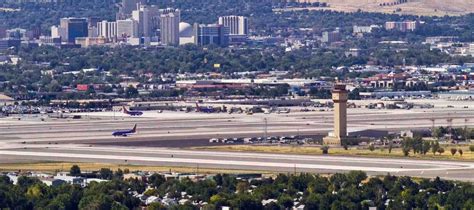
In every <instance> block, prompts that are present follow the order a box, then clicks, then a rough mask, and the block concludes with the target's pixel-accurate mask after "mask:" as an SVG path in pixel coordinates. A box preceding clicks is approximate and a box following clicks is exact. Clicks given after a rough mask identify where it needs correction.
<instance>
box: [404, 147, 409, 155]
mask: <svg viewBox="0 0 474 210" xmlns="http://www.w3.org/2000/svg"><path fill="white" fill-rule="evenodd" d="M402 151H403V155H404V156H405V157H407V156H408V155H409V154H410V148H409V147H403V148H402Z"/></svg>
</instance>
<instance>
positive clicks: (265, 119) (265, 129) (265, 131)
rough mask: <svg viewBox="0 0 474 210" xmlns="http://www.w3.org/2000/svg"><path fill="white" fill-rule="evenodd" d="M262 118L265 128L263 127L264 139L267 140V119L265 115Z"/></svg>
mask: <svg viewBox="0 0 474 210" xmlns="http://www.w3.org/2000/svg"><path fill="white" fill-rule="evenodd" d="M263 120H264V121H265V128H264V130H263V131H264V138H265V139H264V141H267V134H268V119H267V118H266V117H265V118H263Z"/></svg>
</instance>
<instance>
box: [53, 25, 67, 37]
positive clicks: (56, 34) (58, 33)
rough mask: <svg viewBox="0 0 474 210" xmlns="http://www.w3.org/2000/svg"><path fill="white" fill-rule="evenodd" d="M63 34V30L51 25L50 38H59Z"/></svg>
mask: <svg viewBox="0 0 474 210" xmlns="http://www.w3.org/2000/svg"><path fill="white" fill-rule="evenodd" d="M63 36H65V33H64V30H63V29H62V28H61V27H58V26H51V37H52V38H61V37H63Z"/></svg>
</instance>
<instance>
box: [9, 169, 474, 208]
mask: <svg viewBox="0 0 474 210" xmlns="http://www.w3.org/2000/svg"><path fill="white" fill-rule="evenodd" d="M103 172H104V174H102V175H110V173H108V172H107V173H105V172H106V171H105V170H104V171H103ZM114 174H117V172H115V173H114ZM102 175H101V176H102ZM147 185H148V186H149V187H150V188H149V189H148V190H146V187H145V186H147ZM145 190H146V193H145V195H148V196H158V197H160V198H163V197H164V196H165V195H167V197H168V198H175V199H176V200H180V199H181V198H182V197H181V195H182V193H183V192H185V193H186V194H187V195H188V196H189V197H187V199H189V201H188V202H186V203H184V204H183V205H174V206H166V205H164V204H160V203H154V204H151V205H149V206H148V208H149V209H199V207H198V206H194V205H192V204H191V203H192V202H196V203H199V202H201V203H202V202H206V203H207V204H204V205H203V206H202V208H203V209H219V208H220V207H222V206H230V207H232V208H234V209H284V208H287V209H288V208H291V207H293V206H294V205H295V204H296V205H302V204H303V205H305V209H367V208H368V207H377V208H378V209H397V210H398V209H473V208H474V186H473V185H472V184H470V183H461V182H453V181H445V180H441V179H439V178H436V179H434V180H429V179H412V178H410V177H395V176H391V175H387V176H384V177H371V178H368V177H367V175H366V174H365V173H364V172H361V171H352V172H349V173H347V174H334V175H332V176H330V177H325V176H320V175H314V174H307V173H302V174H298V175H287V174H280V175H277V176H274V177H270V178H263V179H260V180H251V181H244V180H239V179H237V178H236V177H235V176H233V175H227V174H218V175H215V176H213V177H212V178H211V177H210V178H209V179H203V180H200V181H191V180H190V179H182V180H166V179H165V178H164V177H163V176H162V175H158V174H155V175H152V176H150V177H148V179H130V180H122V179H121V178H120V176H113V177H112V180H110V181H108V182H101V183H96V182H92V183H91V184H90V185H88V186H87V187H85V188H81V187H80V186H77V185H69V184H62V185H60V186H54V187H51V186H46V185H45V184H43V183H42V182H41V181H39V180H38V179H36V178H28V177H20V178H19V179H18V183H17V184H16V185H13V184H12V182H11V181H10V180H9V178H8V177H7V176H0V209H5V208H6V209H72V210H75V209H101V210H102V209H139V208H141V207H143V205H144V204H143V203H142V202H141V201H140V200H139V199H138V198H136V197H135V196H133V193H132V192H134V191H136V192H137V193H144V192H145ZM270 199H273V200H270ZM263 200H266V201H274V202H268V204H266V205H265V206H263V204H262V201H263Z"/></svg>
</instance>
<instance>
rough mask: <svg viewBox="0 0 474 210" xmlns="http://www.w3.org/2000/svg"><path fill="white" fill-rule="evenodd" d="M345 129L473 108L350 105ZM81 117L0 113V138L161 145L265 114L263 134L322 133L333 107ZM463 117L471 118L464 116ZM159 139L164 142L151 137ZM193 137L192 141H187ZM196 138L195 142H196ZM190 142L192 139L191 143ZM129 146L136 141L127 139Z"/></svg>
mask: <svg viewBox="0 0 474 210" xmlns="http://www.w3.org/2000/svg"><path fill="white" fill-rule="evenodd" d="M348 113H349V114H348V127H349V131H358V130H366V129H379V130H394V131H399V130H403V129H416V128H430V127H432V125H433V122H432V121H431V119H435V124H436V126H447V125H448V122H447V119H452V125H453V126H459V127H463V126H466V125H467V126H474V110H473V109H423V110H422V109H419V110H368V109H349V111H348ZM81 114H82V115H83V119H81V120H72V119H67V120H66V119H45V120H44V121H40V120H39V118H22V119H21V120H18V119H15V118H10V119H0V141H1V142H10V143H23V142H24V143H59V144H61V143H82V144H89V143H94V144H96V143H102V144H104V143H105V144H107V143H111V144H115V143H125V144H127V145H129V146H130V143H128V142H141V143H143V144H147V142H153V144H150V145H157V146H164V147H180V143H179V142H186V143H183V146H200V145H201V144H204V143H205V142H206V140H209V139H210V138H232V137H261V136H263V135H264V130H265V122H264V121H265V120H264V119H267V122H268V123H267V131H268V135H285V136H287V135H312V136H323V135H326V134H327V133H328V132H329V131H331V130H332V123H333V121H332V112H330V111H326V112H307V113H306V112H295V113H290V114H269V115H266V114H254V115H251V116H249V115H245V114H233V115H229V114H225V113H220V114H203V113H184V112H165V113H160V114H158V113H156V112H145V114H144V116H143V117H129V116H125V115H123V114H121V113H110V112H109V113H107V112H105V113H81ZM466 119H472V120H470V121H466ZM134 124H138V133H137V134H136V135H134V136H132V137H129V138H114V137H112V136H111V133H112V132H113V131H115V130H120V129H130V128H131V127H133V125H134ZM159 141H163V142H166V143H164V144H157V143H156V142H159ZM193 141H196V142H197V143H196V144H192V142H193ZM198 141H199V142H198ZM190 142H191V143H190ZM131 146H140V144H137V145H131Z"/></svg>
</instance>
